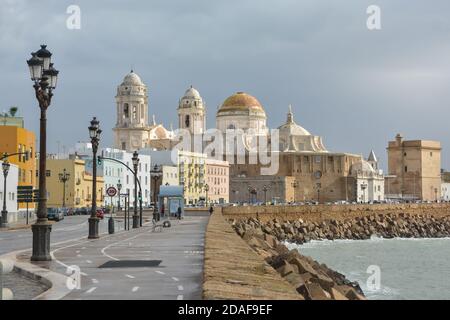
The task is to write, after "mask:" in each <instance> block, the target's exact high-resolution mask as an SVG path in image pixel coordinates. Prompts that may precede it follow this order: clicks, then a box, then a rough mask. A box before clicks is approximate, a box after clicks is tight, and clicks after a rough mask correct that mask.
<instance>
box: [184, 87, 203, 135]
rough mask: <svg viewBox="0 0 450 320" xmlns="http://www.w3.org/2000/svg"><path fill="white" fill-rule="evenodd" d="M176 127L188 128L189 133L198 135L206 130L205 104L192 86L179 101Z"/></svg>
mask: <svg viewBox="0 0 450 320" xmlns="http://www.w3.org/2000/svg"><path fill="white" fill-rule="evenodd" d="M178 128H180V129H187V130H189V132H190V133H191V135H200V134H203V133H204V132H205V130H206V111H205V105H204V102H203V99H202V97H201V96H200V93H199V92H198V91H197V90H196V89H194V88H193V87H192V86H191V87H190V88H189V89H187V90H186V92H185V93H184V96H183V97H182V98H181V99H180V101H179V104H178Z"/></svg>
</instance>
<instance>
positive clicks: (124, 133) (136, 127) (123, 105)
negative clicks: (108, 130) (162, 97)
mask: <svg viewBox="0 0 450 320" xmlns="http://www.w3.org/2000/svg"><path fill="white" fill-rule="evenodd" d="M116 108H117V122H116V126H115V127H114V129H113V131H114V147H115V148H117V149H122V150H127V151H135V150H139V149H141V148H146V147H147V146H148V139H149V132H150V128H149V126H148V96H147V86H146V85H145V84H144V83H143V82H142V80H141V78H140V77H139V76H138V75H137V74H136V73H134V72H133V70H131V72H130V73H129V74H127V75H126V76H125V78H124V79H123V81H122V83H121V84H120V85H119V86H118V87H117V95H116Z"/></svg>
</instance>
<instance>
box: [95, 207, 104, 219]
mask: <svg viewBox="0 0 450 320" xmlns="http://www.w3.org/2000/svg"><path fill="white" fill-rule="evenodd" d="M104 217H105V211H103V209H97V218H99V219H102V220H103V218H104Z"/></svg>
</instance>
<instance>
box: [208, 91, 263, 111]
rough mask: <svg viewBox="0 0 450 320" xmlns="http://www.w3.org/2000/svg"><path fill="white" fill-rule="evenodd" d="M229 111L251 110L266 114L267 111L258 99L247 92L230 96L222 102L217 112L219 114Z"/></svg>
mask: <svg viewBox="0 0 450 320" xmlns="http://www.w3.org/2000/svg"><path fill="white" fill-rule="evenodd" d="M229 111H244V112H250V111H251V112H255V113H261V114H264V116H265V111H264V109H263V107H262V105H261V103H259V101H258V99H256V98H255V97H253V96H251V95H249V94H247V93H245V92H237V93H236V94H234V95H232V96H230V97H228V98H227V99H226V100H225V101H224V102H223V103H222V106H221V107H220V108H219V110H218V111H217V114H218V115H219V114H222V113H226V112H229Z"/></svg>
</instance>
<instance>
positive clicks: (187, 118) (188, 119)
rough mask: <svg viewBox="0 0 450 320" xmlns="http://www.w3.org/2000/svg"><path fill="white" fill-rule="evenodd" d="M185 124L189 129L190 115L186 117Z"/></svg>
mask: <svg viewBox="0 0 450 320" xmlns="http://www.w3.org/2000/svg"><path fill="white" fill-rule="evenodd" d="M184 124H185V125H186V128H189V124H190V118H189V115H187V116H186V118H185V120H184Z"/></svg>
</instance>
